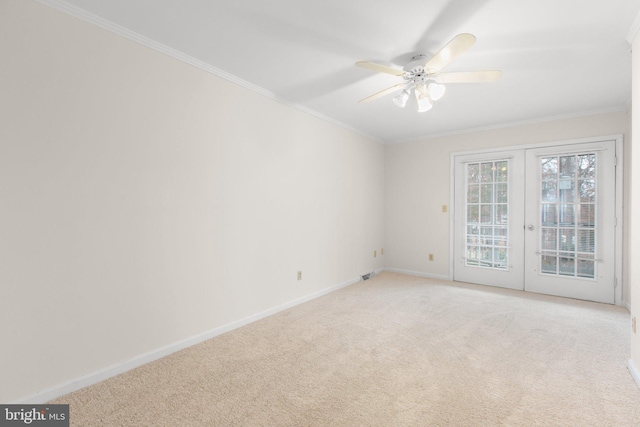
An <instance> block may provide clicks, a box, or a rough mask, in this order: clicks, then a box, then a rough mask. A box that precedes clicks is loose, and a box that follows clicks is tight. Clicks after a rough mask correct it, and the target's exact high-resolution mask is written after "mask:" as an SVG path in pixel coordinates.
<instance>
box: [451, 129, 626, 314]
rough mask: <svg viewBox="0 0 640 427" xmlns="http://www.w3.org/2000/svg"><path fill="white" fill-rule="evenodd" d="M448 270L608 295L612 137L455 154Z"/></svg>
mask: <svg viewBox="0 0 640 427" xmlns="http://www.w3.org/2000/svg"><path fill="white" fill-rule="evenodd" d="M454 168H455V170H454V181H455V183H454V186H455V188H454V197H455V205H454V261H453V262H454V265H453V274H454V280H458V281H465V282H472V283H480V284H486V285H493V286H500V287H506V288H512V289H521V290H525V291H530V292H538V293H544V294H550V295H558V296H564V297H571V298H579V299H585V300H591V301H598V302H606V303H613V302H614V295H615V281H614V280H615V279H614V277H615V226H616V224H615V141H603V142H594V143H583V144H571V145H561V146H553V147H542V148H528V149H517V150H508V151H496V152H491V153H482V154H469V155H462V156H456V157H455V163H454Z"/></svg>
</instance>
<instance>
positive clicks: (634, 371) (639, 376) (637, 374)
mask: <svg viewBox="0 0 640 427" xmlns="http://www.w3.org/2000/svg"><path fill="white" fill-rule="evenodd" d="M627 368H629V373H630V374H631V376H632V377H633V379H634V380H635V382H636V385H637V386H638V388H640V371H638V368H636V365H635V364H634V363H633V360H631V359H629V361H628V362H627Z"/></svg>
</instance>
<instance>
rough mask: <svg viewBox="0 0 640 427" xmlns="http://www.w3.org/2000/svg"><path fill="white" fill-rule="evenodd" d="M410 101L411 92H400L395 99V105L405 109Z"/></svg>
mask: <svg viewBox="0 0 640 427" xmlns="http://www.w3.org/2000/svg"><path fill="white" fill-rule="evenodd" d="M408 100H409V91H408V90H407V89H405V90H403V91H402V92H400V94H399V95H398V96H396V97H394V98H393V103H394V104H396V105H397V106H398V107H400V108H404V107H405V105H407V101H408Z"/></svg>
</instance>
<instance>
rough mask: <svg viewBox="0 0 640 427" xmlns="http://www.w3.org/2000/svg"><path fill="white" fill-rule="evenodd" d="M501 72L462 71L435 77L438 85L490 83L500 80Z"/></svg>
mask: <svg viewBox="0 0 640 427" xmlns="http://www.w3.org/2000/svg"><path fill="white" fill-rule="evenodd" d="M501 77H502V71H499V70H482V71H462V72H458V73H442V74H438V75H437V76H436V82H438V83H490V82H495V81H496V80H500V78H501Z"/></svg>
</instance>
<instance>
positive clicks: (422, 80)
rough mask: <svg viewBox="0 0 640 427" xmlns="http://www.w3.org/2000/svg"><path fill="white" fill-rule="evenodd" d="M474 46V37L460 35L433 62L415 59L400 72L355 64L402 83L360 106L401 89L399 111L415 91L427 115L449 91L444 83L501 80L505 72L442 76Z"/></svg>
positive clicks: (420, 56) (475, 72)
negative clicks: (434, 102) (396, 78)
mask: <svg viewBox="0 0 640 427" xmlns="http://www.w3.org/2000/svg"><path fill="white" fill-rule="evenodd" d="M475 42H476V37H475V36H474V35H473V34H467V33H462V34H458V35H457V36H455V37H454V38H453V39H451V41H450V42H449V43H447V44H446V45H445V46H444V47H443V48H442V49H440V50H439V51H438V53H436V54H435V55H433V56H432V57H431V58H429V57H427V56H426V55H416V56H414V57H413V58H412V59H411V62H409V63H408V64H407V65H405V66H404V67H403V68H402V69H401V70H399V69H396V68H392V67H387V66H386V65H380V64H376V63H373V62H368V61H360V62H356V65H357V66H359V67H362V68H367V69H369V70H373V71H378V72H381V73H385V74H391V75H394V76H398V77H402V79H403V82H402V83H398V84H396V85H393V86H391V87H390V88H387V89H384V90H382V91H380V92H377V93H374V94H373V95H371V96H368V97H366V98H364V99H361V100H360V101H359V103H362V102H369V101H373V100H374V99H377V98H380V97H382V96H385V95H388V94H390V93H392V92H395V91H397V90H398V89H400V88H402V92H400V94H399V95H397V96H396V97H394V98H393V103H394V104H396V105H397V106H398V107H401V108H404V106H405V105H407V101H408V100H409V96H410V94H411V90H412V89H413V91H414V93H415V97H416V101H417V102H418V111H419V112H425V111H429V110H430V109H431V108H432V107H433V101H437V100H439V99H440V98H442V96H443V95H444V92H445V90H446V87H445V85H444V83H483V82H494V81H496V80H498V79H500V77H502V71H498V70H482V71H463V72H453V73H441V72H440V71H441V70H442V69H443V68H444V67H446V66H447V65H449V64H450V63H451V62H452V61H453V60H454V59H456V58H457V57H458V56H459V55H461V54H462V53H464V52H466V51H467V50H468V49H469V48H470V47H471V46H473V45H474V44H475Z"/></svg>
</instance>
